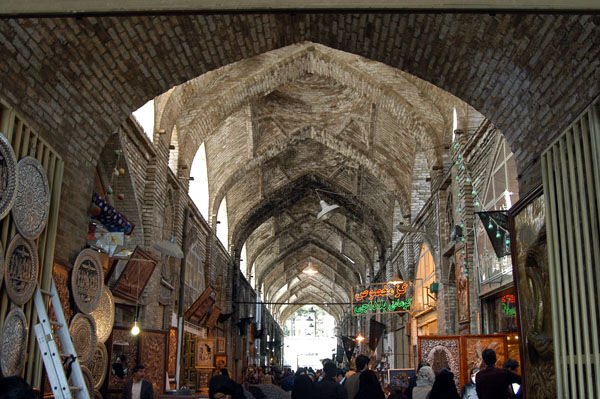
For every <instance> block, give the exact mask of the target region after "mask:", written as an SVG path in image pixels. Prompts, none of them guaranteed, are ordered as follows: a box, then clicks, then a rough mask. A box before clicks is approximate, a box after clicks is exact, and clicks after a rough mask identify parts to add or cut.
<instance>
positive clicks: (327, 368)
mask: <svg viewBox="0 0 600 399" xmlns="http://www.w3.org/2000/svg"><path fill="white" fill-rule="evenodd" d="M336 372H337V367H336V366H335V364H334V363H333V362H327V363H325V365H324V366H323V379H322V380H321V381H319V382H317V383H316V384H315V391H316V393H317V395H316V397H317V399H347V394H346V389H345V388H344V387H343V386H342V385H340V384H339V383H338V382H337V381H336V379H335V377H336Z"/></svg>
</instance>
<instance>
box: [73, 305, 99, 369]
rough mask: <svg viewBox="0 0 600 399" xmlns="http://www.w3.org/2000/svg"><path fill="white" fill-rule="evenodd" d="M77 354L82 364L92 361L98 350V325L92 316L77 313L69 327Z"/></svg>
mask: <svg viewBox="0 0 600 399" xmlns="http://www.w3.org/2000/svg"><path fill="white" fill-rule="evenodd" d="M69 333H71V338H72V339H73V346H74V347H75V353H77V356H78V357H79V361H80V362H81V363H88V362H90V361H91V360H92V358H93V356H94V352H95V350H96V342H98V341H97V339H96V323H94V319H92V317H91V316H90V315H87V314H83V313H77V314H76V315H75V316H74V317H73V320H71V324H70V325H69Z"/></svg>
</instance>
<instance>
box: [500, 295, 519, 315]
mask: <svg viewBox="0 0 600 399" xmlns="http://www.w3.org/2000/svg"><path fill="white" fill-rule="evenodd" d="M516 303H517V299H516V298H515V296H514V295H512V294H509V295H504V296H503V297H502V313H503V314H505V315H506V316H508V317H514V316H516V315H517V308H516V307H515V304H516Z"/></svg>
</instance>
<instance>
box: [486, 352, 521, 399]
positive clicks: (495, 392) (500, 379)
mask: <svg viewBox="0 0 600 399" xmlns="http://www.w3.org/2000/svg"><path fill="white" fill-rule="evenodd" d="M481 357H482V358H483V362H484V363H485V364H486V366H487V367H486V368H485V369H483V370H481V371H480V372H479V373H477V375H476V376H475V390H476V391H477V396H478V397H479V399H506V398H508V397H509V391H508V390H509V387H510V385H511V384H513V383H517V384H520V383H521V376H520V375H519V374H516V373H513V372H512V371H510V370H507V369H500V368H497V367H495V365H496V352H494V350H493V349H486V350H484V351H483V353H482V354H481Z"/></svg>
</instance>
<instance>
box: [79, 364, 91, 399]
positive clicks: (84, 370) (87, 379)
mask: <svg viewBox="0 0 600 399" xmlns="http://www.w3.org/2000/svg"><path fill="white" fill-rule="evenodd" d="M81 374H83V380H84V381H85V386H86V387H87V391H88V397H91V396H92V395H93V394H94V376H93V375H92V372H91V371H90V369H88V368H87V367H86V366H83V365H82V366H81Z"/></svg>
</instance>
